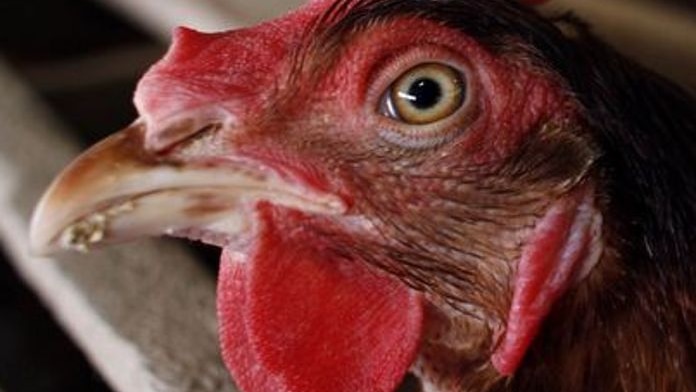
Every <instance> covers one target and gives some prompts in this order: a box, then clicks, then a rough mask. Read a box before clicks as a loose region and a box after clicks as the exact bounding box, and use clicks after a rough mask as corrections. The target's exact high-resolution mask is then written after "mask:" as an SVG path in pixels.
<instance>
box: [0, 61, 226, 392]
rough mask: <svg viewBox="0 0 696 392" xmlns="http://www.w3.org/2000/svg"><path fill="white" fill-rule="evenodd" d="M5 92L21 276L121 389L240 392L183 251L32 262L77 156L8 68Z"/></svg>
mask: <svg viewBox="0 0 696 392" xmlns="http://www.w3.org/2000/svg"><path fill="white" fill-rule="evenodd" d="M0 86H3V93H2V94H0V139H2V140H4V142H3V143H0V216H2V219H0V240H1V241H2V242H3V245H4V247H5V248H6V249H7V251H8V253H9V254H10V256H11V257H10V260H11V262H12V263H13V264H14V266H15V268H16V269H17V270H18V272H19V273H20V274H21V276H23V278H24V279H25V280H26V281H27V282H28V283H29V285H31V286H32V287H33V288H34V289H35V290H36V292H37V293H38V294H39V296H40V297H41V298H42V300H43V301H44V302H45V304H46V305H47V307H48V308H49V309H50V311H51V312H52V313H53V314H54V316H55V317H56V318H57V319H58V321H59V322H60V323H61V324H62V325H63V326H64V327H65V329H66V330H67V331H68V332H69V333H70V335H71V336H72V338H73V339H74V340H75V341H76V342H77V344H78V345H79V346H80V347H81V348H82V349H83V351H84V352H85V353H86V354H87V356H88V357H89V359H90V361H91V362H92V363H93V364H94V365H95V366H96V367H97V368H98V370H99V371H100V372H101V374H102V375H103V376H104V377H105V379H106V381H107V382H108V383H109V384H110V385H111V386H112V387H113V388H114V389H115V390H118V391H122V392H150V391H151V392H155V391H157V392H163V391H164V392H169V391H201V392H213V391H233V390H234V389H233V387H232V383H231V381H230V380H229V376H228V374H227V372H226V370H225V368H224V366H223V365H222V362H221V360H220V354H219V348H218V339H217V328H216V317H215V306H214V304H215V284H214V282H213V279H212V277H211V276H210V275H209V274H208V273H206V271H204V270H203V269H202V267H201V266H200V265H199V263H198V262H197V261H196V260H194V258H193V257H191V256H190V255H188V254H187V253H186V252H184V251H183V250H182V249H181V248H180V247H179V246H177V245H176V244H174V243H172V242H169V241H163V240H158V241H145V242H141V243H138V244H134V245H126V246H121V247H115V248H112V249H109V250H106V251H99V252H94V253H92V254H89V255H77V254H66V255H63V256H61V257H58V258H52V259H46V258H36V257H32V256H31V255H30V254H29V253H28V240H27V227H28V223H27V222H28V220H29V216H30V214H31V211H32V209H33V206H34V204H35V203H36V201H37V199H38V197H39V196H40V194H41V193H42V192H43V191H44V189H45V188H46V186H47V184H48V183H49V181H50V180H51V179H52V177H53V176H54V175H55V174H56V171H57V170H59V169H60V168H61V167H63V166H64V165H65V164H66V163H67V162H68V161H69V160H70V159H72V158H73V157H74V156H75V154H76V153H77V148H76V146H75V145H74V144H73V143H71V142H70V141H69V140H67V135H69V133H68V132H66V131H65V129H64V127H63V126H61V124H60V123H59V122H58V121H57V120H56V119H55V118H53V117H52V116H51V114H50V113H49V112H48V110H47V109H46V108H45V107H43V106H42V105H41V104H40V103H39V102H38V101H37V100H36V98H35V97H33V96H32V94H31V93H30V92H29V91H28V89H27V88H26V87H25V86H23V85H22V83H21V82H19V81H18V80H17V78H16V77H15V76H14V75H13V74H12V72H11V71H10V70H9V69H8V67H7V66H6V65H5V64H4V63H3V62H2V60H1V59H0Z"/></svg>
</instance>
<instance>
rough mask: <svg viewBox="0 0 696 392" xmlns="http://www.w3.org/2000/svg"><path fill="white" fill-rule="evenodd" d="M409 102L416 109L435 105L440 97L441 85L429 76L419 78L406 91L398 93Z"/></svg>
mask: <svg viewBox="0 0 696 392" xmlns="http://www.w3.org/2000/svg"><path fill="white" fill-rule="evenodd" d="M399 95H400V96H401V97H402V98H404V99H406V100H408V101H410V102H411V104H412V105H413V106H415V107H416V108H417V109H421V110H425V109H430V108H432V107H435V106H436V105H437V104H438V103H439V102H440V100H441V99H442V87H441V86H440V84H439V83H438V82H436V81H434V80H432V79H429V78H421V79H418V80H416V81H414V82H413V84H411V86H409V89H408V92H406V93H403V92H402V93H400V94H399Z"/></svg>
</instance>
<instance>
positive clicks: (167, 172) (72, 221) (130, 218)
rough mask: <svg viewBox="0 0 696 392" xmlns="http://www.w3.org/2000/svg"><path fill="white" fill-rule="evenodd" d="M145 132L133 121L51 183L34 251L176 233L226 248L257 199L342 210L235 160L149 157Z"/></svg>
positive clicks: (331, 200)
mask: <svg viewBox="0 0 696 392" xmlns="http://www.w3.org/2000/svg"><path fill="white" fill-rule="evenodd" d="M144 134H145V126H144V125H142V124H138V123H136V124H134V125H133V126H131V127H129V128H126V129H124V130H123V131H121V132H118V133H116V134H114V135H113V136H111V137H109V138H107V139H105V140H103V141H102V142H100V143H98V144H97V145H95V146H93V147H92V148H90V149H89V150H88V151H86V152H85V153H83V154H82V155H81V156H80V157H78V158H77V159H76V160H75V161H74V162H72V163H71V164H70V165H69V166H68V167H67V168H66V169H65V170H64V171H63V172H62V173H61V174H60V175H59V176H58V177H57V178H56V179H55V181H54V182H53V184H52V185H51V186H50V188H49V189H48V190H47V191H46V193H45V194H44V196H43V197H42V199H41V201H40V202H39V204H38V206H37V208H36V211H35V212H34V216H33V218H32V222H31V230H30V243H31V247H32V250H33V251H34V252H35V253H37V254H48V253H51V252H55V251H57V250H60V249H74V250H79V251H86V250H88V249H89V248H91V247H93V246H96V245H100V244H108V243H115V242H123V241H127V240H131V239H134V238H137V237H142V236H152V235H161V234H176V233H178V232H196V233H199V234H197V236H199V237H200V236H206V237H207V238H208V240H207V242H215V243H216V244H218V245H225V244H226V242H228V241H230V240H233V239H235V238H236V237H237V236H239V235H240V234H243V233H244V232H246V231H248V230H250V229H251V228H252V224H253V220H252V214H251V211H252V210H253V208H252V207H253V204H254V203H256V202H258V201H260V200H268V201H270V202H272V203H273V204H276V205H281V206H285V207H289V208H295V209H299V210H303V211H306V212H310V213H320V214H338V213H342V212H343V208H344V207H343V203H342V201H341V200H340V199H339V198H338V197H336V196H333V195H330V194H326V193H321V192H317V191H314V190H312V189H310V188H309V187H307V186H303V185H302V184H301V183H299V182H295V181H293V180H290V179H288V178H285V177H283V178H281V176H279V175H278V174H276V173H275V172H274V171H272V170H270V169H268V168H265V167H263V166H262V165H259V164H251V163H249V162H248V161H246V162H245V161H244V160H241V159H238V160H236V159H235V158H234V157H225V159H224V160H220V161H222V162H224V163H215V164H210V163H207V164H202V163H201V164H195V163H186V162H182V161H180V160H179V161H177V160H173V159H171V158H167V157H166V156H164V155H162V156H160V155H158V154H155V153H152V152H149V151H147V149H146V148H145V147H144ZM200 233H202V234H200Z"/></svg>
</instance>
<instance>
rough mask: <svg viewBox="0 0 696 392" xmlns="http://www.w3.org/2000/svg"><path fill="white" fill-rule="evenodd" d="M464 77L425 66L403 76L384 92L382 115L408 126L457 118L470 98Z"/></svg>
mask: <svg viewBox="0 0 696 392" xmlns="http://www.w3.org/2000/svg"><path fill="white" fill-rule="evenodd" d="M466 87H467V85H466V79H465V75H464V74H463V73H462V72H461V71H459V70H457V69H455V68H453V67H450V66H448V65H446V64H441V63H423V64H420V65H417V66H415V67H413V68H411V69H410V70H408V71H406V72H405V73H403V74H402V75H401V76H400V77H399V78H398V79H396V80H395V81H394V83H393V84H392V85H391V87H390V88H389V89H388V90H387V91H386V92H385V95H384V96H383V98H382V99H383V100H382V106H381V110H382V113H383V114H384V115H386V116H388V117H391V118H392V119H395V120H397V121H400V122H403V123H405V124H409V125H427V124H433V123H436V122H438V121H440V120H444V119H446V118H447V117H449V116H451V115H453V114H455V113H456V112H457V110H458V109H459V108H460V107H462V106H463V105H464V103H465V102H466V97H467V89H466Z"/></svg>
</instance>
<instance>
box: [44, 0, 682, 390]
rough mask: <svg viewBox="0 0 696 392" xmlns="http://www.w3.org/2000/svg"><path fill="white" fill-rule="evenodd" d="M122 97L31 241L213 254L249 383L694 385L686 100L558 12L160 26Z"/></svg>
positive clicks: (363, 7)
mask: <svg viewBox="0 0 696 392" xmlns="http://www.w3.org/2000/svg"><path fill="white" fill-rule="evenodd" d="M135 104H136V106H137V109H138V111H139V113H140V118H139V119H137V120H136V121H135V122H134V123H133V125H131V126H130V127H128V128H126V129H125V130H123V131H121V132H119V133H116V134H114V135H113V136H111V137H109V138H107V139H106V140H104V141H102V142H101V143H99V144H97V145H96V146H94V147H92V148H91V149H90V150H88V151H87V152H85V153H84V154H83V155H82V156H81V157H79V158H78V159H77V160H76V161H75V162H73V163H72V164H71V165H70V166H69V167H68V168H67V169H66V170H65V171H64V172H63V173H62V174H61V175H60V176H59V177H58V178H57V180H56V182H55V183H54V184H53V185H52V186H51V188H50V189H49V190H48V191H47V194H46V195H45V196H44V198H43V199H42V201H41V202H40V204H39V206H38V207H37V211H36V213H35V216H34V219H33V222H32V232H31V241H32V246H33V248H34V249H35V250H36V251H38V252H40V253H47V252H53V251H57V250H60V249H62V248H68V249H77V250H87V249H89V248H91V247H93V246H97V245H102V244H108V243H115V242H121V241H125V240H130V239H133V238H137V237H140V236H144V235H159V234H166V235H171V236H177V237H184V238H190V239H196V240H201V241H203V242H206V243H209V244H214V245H218V246H220V247H221V248H222V249H223V250H222V257H221V262H220V276H219V291H218V309H219V320H220V336H221V346H222V354H223V357H224V359H225V362H226V364H227V366H228V368H229V370H230V372H231V374H232V376H233V377H234V379H235V380H236V382H237V383H238V385H239V386H240V388H241V389H242V390H243V391H245V392H265V391H288V392H289V391H304V392H354V391H394V390H396V389H397V388H399V386H400V384H401V383H402V382H403V380H404V377H405V375H406V374H407V373H409V372H410V373H411V374H413V375H414V376H415V377H416V378H417V379H418V380H419V383H420V384H421V385H420V387H421V388H422V390H423V391H426V392H451V391H476V392H478V391H535V392H543V391H563V392H575V391H577V392H580V391H632V392H648V391H650V392H656V391H696V297H695V296H696V264H694V263H696V230H694V223H693V222H696V172H695V170H694V167H696V103H695V101H694V98H693V97H692V96H690V95H689V94H688V93H686V92H684V91H682V90H680V89H679V88H678V87H676V86H674V85H672V84H670V83H669V82H667V81H665V80H664V79H662V78H661V77H659V76H657V75H654V74H652V73H650V72H648V71H646V70H644V69H642V68H640V67H639V66H637V65H635V64H633V63H632V62H630V61H628V60H626V59H624V58H622V57H621V56H619V55H618V54H617V53H615V52H614V51H613V50H612V49H610V48H608V47H607V46H605V45H604V44H602V43H601V42H599V41H598V40H596V39H595V38H593V37H592V36H591V35H590V34H589V33H588V31H587V28H586V27H585V26H584V25H583V24H582V23H580V22H578V21H577V20H575V19H574V18H573V17H570V16H566V17H562V18H558V19H555V20H547V19H544V18H542V17H541V16H539V15H538V14H537V13H536V12H535V11H534V10H533V9H532V8H530V7H527V6H525V5H522V4H518V3H515V2H512V1H508V0H485V1H484V0H338V1H334V0H316V1H313V2H311V3H309V4H307V5H306V6H304V7H303V8H301V9H299V10H298V11H295V12H293V13H291V14H289V15H287V16H285V17H282V18H280V19H277V20H274V21H271V22H267V23H264V24H261V25H259V26H256V27H252V28H247V29H242V30H237V31H229V32H222V33H214V34H209V33H200V32H196V31H193V30H190V29H186V28H180V29H178V30H177V31H176V32H175V36H174V43H173V45H172V47H171V49H170V51H169V52H168V53H167V55H166V56H165V57H164V59H162V60H161V61H160V62H159V63H157V64H156V65H154V66H153V67H152V68H151V69H150V70H149V72H148V73H147V74H146V75H145V76H144V77H143V78H142V80H141V81H140V83H139V85H138V87H137V91H136V93H135Z"/></svg>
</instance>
